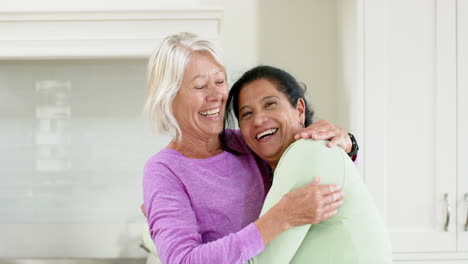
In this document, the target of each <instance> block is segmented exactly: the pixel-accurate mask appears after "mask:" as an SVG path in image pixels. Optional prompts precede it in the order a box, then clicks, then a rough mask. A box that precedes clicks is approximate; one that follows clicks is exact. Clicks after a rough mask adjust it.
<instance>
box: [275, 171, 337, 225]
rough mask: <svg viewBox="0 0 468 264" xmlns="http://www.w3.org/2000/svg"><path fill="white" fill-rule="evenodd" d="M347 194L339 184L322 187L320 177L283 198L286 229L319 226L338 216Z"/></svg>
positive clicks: (281, 202)
mask: <svg viewBox="0 0 468 264" xmlns="http://www.w3.org/2000/svg"><path fill="white" fill-rule="evenodd" d="M344 196H345V193H344V192H343V191H342V190H341V186H340V185H338V184H328V185H320V177H317V179H316V180H315V181H314V182H312V183H310V184H308V185H306V186H304V187H302V188H299V189H296V190H294V191H291V192H289V193H287V194H286V195H284V196H283V198H282V199H281V201H280V204H282V206H283V208H284V209H283V210H284V216H285V217H286V223H287V224H286V228H288V229H289V228H290V227H293V226H300V225H306V224H317V223H320V222H322V221H324V220H326V219H328V218H330V217H332V216H334V215H336V214H337V209H338V208H339V207H340V206H341V205H342V204H343V198H344Z"/></svg>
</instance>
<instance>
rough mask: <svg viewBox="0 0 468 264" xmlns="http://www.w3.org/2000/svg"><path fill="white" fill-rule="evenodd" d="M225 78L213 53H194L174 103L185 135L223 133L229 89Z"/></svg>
mask: <svg viewBox="0 0 468 264" xmlns="http://www.w3.org/2000/svg"><path fill="white" fill-rule="evenodd" d="M225 78H226V77H225V73H224V69H223V68H222V67H221V66H219V65H218V64H217V63H216V61H215V60H214V58H213V57H212V56H211V55H210V54H208V53H206V52H195V53H194V54H193V56H192V59H191V60H190V62H189V63H188V65H187V67H186V69H185V73H184V77H183V80H182V84H181V87H180V89H179V91H178V92H177V95H176V97H175V98H174V102H173V105H172V108H173V112H174V116H175V118H176V119H177V122H178V123H179V126H180V128H181V130H182V134H183V135H184V136H186V135H191V136H195V137H198V138H210V137H217V136H218V135H219V133H221V131H222V130H223V117H224V111H225V107H226V99H227V93H228V88H227V85H226V79H225Z"/></svg>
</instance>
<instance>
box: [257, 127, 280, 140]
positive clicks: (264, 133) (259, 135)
mask: <svg viewBox="0 0 468 264" xmlns="http://www.w3.org/2000/svg"><path fill="white" fill-rule="evenodd" d="M277 130H278V129H277V128H270V129H268V130H265V131H263V132H261V133H259V134H257V139H259V138H261V137H263V136H265V135H270V134H273V133H275V132H276V131H277Z"/></svg>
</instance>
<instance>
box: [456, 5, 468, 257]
mask: <svg viewBox="0 0 468 264" xmlns="http://www.w3.org/2000/svg"><path fill="white" fill-rule="evenodd" d="M457 7H458V8H457V9H458V10H457V11H458V14H457V18H458V23H457V26H458V27H457V28H458V35H457V36H458V37H457V40H458V45H457V46H458V50H457V53H458V102H457V105H458V113H459V114H458V188H459V193H458V208H459V210H458V225H457V227H458V230H460V232H459V244H458V250H459V251H465V252H468V138H467V136H468V1H467V0H459V1H458V6H457Z"/></svg>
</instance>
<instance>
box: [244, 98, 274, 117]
mask: <svg viewBox="0 0 468 264" xmlns="http://www.w3.org/2000/svg"><path fill="white" fill-rule="evenodd" d="M272 98H275V99H279V97H278V96H275V95H270V96H265V97H263V98H262V99H261V100H260V101H265V100H268V99H272ZM246 107H249V106H248V105H244V106H242V107H241V108H239V113H240V112H241V111H242V109H244V108H246Z"/></svg>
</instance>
